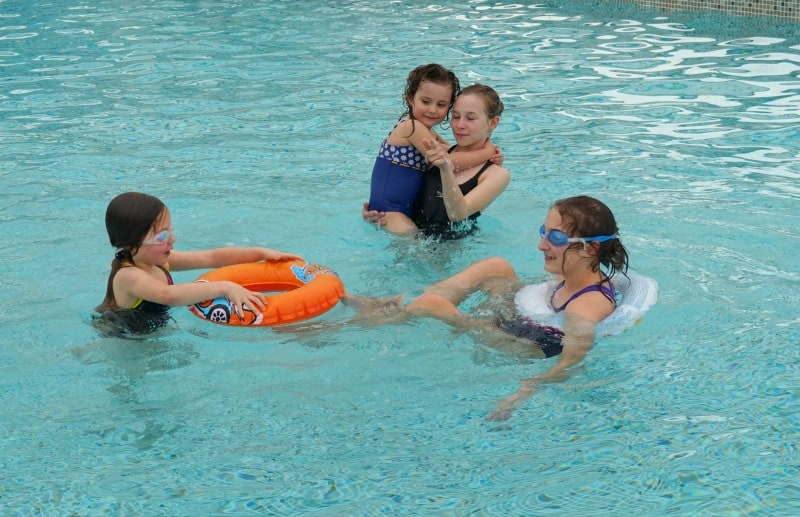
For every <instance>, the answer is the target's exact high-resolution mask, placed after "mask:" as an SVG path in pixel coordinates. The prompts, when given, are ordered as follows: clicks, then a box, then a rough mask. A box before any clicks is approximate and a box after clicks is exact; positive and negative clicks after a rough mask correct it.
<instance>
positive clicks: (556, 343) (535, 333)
mask: <svg viewBox="0 0 800 517" xmlns="http://www.w3.org/2000/svg"><path fill="white" fill-rule="evenodd" d="M606 281H607V282H608V285H609V287H606V286H605V285H596V284H593V285H590V286H587V287H584V288H583V289H581V290H580V291H578V292H577V293H575V294H573V295H572V296H570V297H569V299H568V300H567V301H566V302H564V304H563V305H562V306H561V307H554V306H553V300H554V299H555V296H556V293H557V292H558V290H559V289H561V288H562V287H563V286H564V282H561V283H560V284H558V286H556V288H555V289H554V290H553V294H552V295H551V296H550V307H552V308H553V310H554V311H555V312H561V311H563V310H564V309H566V308H567V305H569V304H570V302H572V300H574V299H575V298H577V297H579V296H581V295H583V294H586V293H589V292H592V291H599V292H601V293H603V295H604V296H605V297H606V298H608V299H609V300H611V301H612V302H613V303H614V306H615V307H616V305H617V291H616V289H614V284H612V283H611V279H609V278H608V277H606ZM495 323H496V324H497V326H498V327H499V328H500V329H501V330H503V331H504V332H508V333H509V334H511V335H512V336H516V337H521V338H524V339H529V340H531V341H533V342H535V343H536V344H537V345H538V346H539V347H541V349H542V352H544V355H545V357H553V356H555V355H559V354H560V353H561V352H562V350H563V349H564V347H563V346H562V345H561V340H562V339H563V338H564V331H563V330H561V329H559V328H556V327H550V326H547V325H541V324H539V323H537V322H535V321H533V320H532V319H531V318H529V317H527V316H517V317H516V318H512V319H508V318H500V319H498V320H497V321H496V322H495Z"/></svg>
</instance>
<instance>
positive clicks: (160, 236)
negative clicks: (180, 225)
mask: <svg viewBox="0 0 800 517" xmlns="http://www.w3.org/2000/svg"><path fill="white" fill-rule="evenodd" d="M173 235H175V234H174V233H173V230H172V228H170V229H168V230H161V231H160V232H158V233H157V234H155V235H154V236H153V237H150V238H149V239H145V240H143V241H142V246H147V245H151V246H158V245H160V244H165V243H166V242H167V241H169V239H170V237H172V236H173Z"/></svg>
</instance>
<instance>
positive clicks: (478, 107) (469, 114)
mask: <svg viewBox="0 0 800 517" xmlns="http://www.w3.org/2000/svg"><path fill="white" fill-rule="evenodd" d="M499 122H500V117H492V118H491V119H490V118H489V116H488V115H487V114H486V101H485V100H484V98H483V97H482V96H480V95H473V94H471V93H467V94H462V95H459V96H458V98H457V99H456V103H455V105H454V106H453V119H452V122H451V124H450V125H451V127H452V129H453V137H454V138H455V139H456V142H457V143H458V145H459V146H460V147H469V146H471V145H478V144H479V145H483V143H484V142H486V139H487V138H489V136H490V135H491V134H492V131H493V130H494V129H495V128H496V127H497V124H498V123H499Z"/></svg>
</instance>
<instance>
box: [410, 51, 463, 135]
mask: <svg viewBox="0 0 800 517" xmlns="http://www.w3.org/2000/svg"><path fill="white" fill-rule="evenodd" d="M422 81H428V82H431V83H436V84H443V85H447V86H450V89H451V90H452V93H451V94H450V107H449V108H447V116H446V117H445V118H444V121H443V122H449V121H450V112H451V111H453V104H455V102H456V97H457V96H458V93H459V91H460V90H461V85H460V84H459V83H458V77H456V74H454V73H453V72H451V71H450V70H448V69H447V68H445V67H443V66H442V65H437V64H436V63H430V64H427V65H420V66H418V67H417V68H415V69H414V70H412V71H411V73H409V74H408V78H407V79H406V90H405V92H403V102H405V105H406V112H405V113H403V115H402V116H401V117H400V118H403V117H408V118H410V119H411V120H412V126H411V127H412V128H413V127H414V126H413V121H414V120H415V119H414V110H413V108H412V107H411V100H412V99H413V98H414V95H416V94H417V90H419V85H420V84H422ZM411 132H412V133H413V132H414V131H413V130H412V131H411Z"/></svg>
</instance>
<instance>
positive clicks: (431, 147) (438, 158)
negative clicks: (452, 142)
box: [422, 139, 448, 167]
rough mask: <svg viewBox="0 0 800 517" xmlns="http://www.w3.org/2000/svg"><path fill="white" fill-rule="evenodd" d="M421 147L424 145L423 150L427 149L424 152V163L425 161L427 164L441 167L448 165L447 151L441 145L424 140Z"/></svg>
mask: <svg viewBox="0 0 800 517" xmlns="http://www.w3.org/2000/svg"><path fill="white" fill-rule="evenodd" d="M422 145H424V146H425V149H427V151H425V161H427V162H428V163H429V164H431V165H436V166H437V167H441V166H443V165H445V164H446V163H448V162H447V149H445V147H444V146H443V145H442V144H440V143H439V142H434V141H431V140H428V139H425V140H423V141H422Z"/></svg>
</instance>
